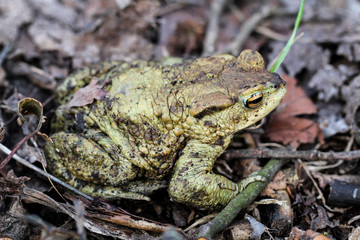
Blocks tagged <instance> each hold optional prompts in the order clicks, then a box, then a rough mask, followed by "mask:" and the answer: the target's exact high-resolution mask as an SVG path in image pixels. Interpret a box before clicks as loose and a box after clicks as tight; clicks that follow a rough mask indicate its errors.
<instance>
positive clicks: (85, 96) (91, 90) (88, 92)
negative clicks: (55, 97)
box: [67, 78, 108, 108]
mask: <svg viewBox="0 0 360 240" xmlns="http://www.w3.org/2000/svg"><path fill="white" fill-rule="evenodd" d="M97 81H98V79H97V78H93V79H92V80H91V82H90V84H89V85H87V86H86V87H83V88H80V89H79V90H78V91H77V92H76V93H75V94H74V97H73V99H71V101H70V102H69V103H68V104H67V106H68V107H69V108H70V107H82V106H85V105H88V104H91V103H92V102H93V101H94V99H97V100H102V99H104V97H106V96H107V95H108V92H106V91H104V90H103V89H102V87H103V85H98V83H97Z"/></svg>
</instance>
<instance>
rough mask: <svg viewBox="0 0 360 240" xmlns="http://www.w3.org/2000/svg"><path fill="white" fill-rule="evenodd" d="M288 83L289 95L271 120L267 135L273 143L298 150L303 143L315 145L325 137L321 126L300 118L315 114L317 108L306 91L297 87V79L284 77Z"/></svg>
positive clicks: (287, 94)
mask: <svg viewBox="0 0 360 240" xmlns="http://www.w3.org/2000/svg"><path fill="white" fill-rule="evenodd" d="M283 78H284V80H285V81H286V82H287V93H286V95H285V98H284V100H283V102H282V103H281V104H280V105H279V107H278V108H277V111H276V112H275V113H274V114H273V115H272V117H271V118H270V121H269V124H268V126H267V131H266V132H267V134H266V136H267V137H269V138H270V139H271V140H272V141H276V142H281V143H283V144H290V145H291V146H293V147H295V148H297V147H298V146H299V145H300V144H302V143H314V142H315V139H316V138H318V139H319V140H320V141H321V142H322V141H323V136H322V133H321V130H320V127H319V125H318V124H317V123H316V122H315V121H313V120H310V119H306V118H303V117H298V116H299V115H302V114H314V113H316V112H317V109H316V106H315V105H314V103H313V102H312V101H311V99H310V98H308V97H307V96H306V94H305V92H304V90H303V89H302V88H301V87H299V86H296V79H295V78H290V77H288V76H283Z"/></svg>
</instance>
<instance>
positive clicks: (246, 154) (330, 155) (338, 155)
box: [225, 148, 360, 161]
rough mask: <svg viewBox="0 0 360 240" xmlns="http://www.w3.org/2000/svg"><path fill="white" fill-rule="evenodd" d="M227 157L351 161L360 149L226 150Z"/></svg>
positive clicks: (359, 153) (355, 157) (358, 155)
mask: <svg viewBox="0 0 360 240" xmlns="http://www.w3.org/2000/svg"><path fill="white" fill-rule="evenodd" d="M225 157H226V158H228V159H235V158H281V159H284V158H285V159H286V158H291V159H297V158H300V159H303V160H339V159H342V160H344V161H352V160H355V159H359V158H360V150H355V151H349V152H333V151H329V152H320V151H318V150H307V151H286V150H270V149H266V148H265V149H243V150H228V151H227V152H226V153H225Z"/></svg>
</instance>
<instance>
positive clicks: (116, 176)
mask: <svg viewBox="0 0 360 240" xmlns="http://www.w3.org/2000/svg"><path fill="white" fill-rule="evenodd" d="M91 136H94V133H92V134H91V135H90V134H89V135H80V134H75V133H65V132H59V133H55V134H54V135H52V136H51V138H52V140H53V143H50V142H47V143H46V146H45V153H46V156H47V160H48V166H49V169H50V171H51V172H52V173H54V174H55V175H57V176H60V177H61V178H63V179H65V180H66V182H67V183H69V184H70V185H72V186H74V187H75V188H77V189H79V190H81V191H83V192H84V193H87V194H89V195H91V196H96V197H103V198H130V199H143V200H149V198H148V197H146V196H143V195H142V194H139V193H134V192H130V191H129V190H127V189H126V187H124V188H122V187H121V186H122V185H124V184H125V185H126V184H127V183H128V182H130V181H131V180H133V179H134V178H135V177H136V176H137V173H138V167H136V166H134V165H133V164H131V163H130V162H129V161H128V160H127V159H125V158H124V157H123V155H122V153H121V151H120V149H119V148H118V147H117V146H116V145H115V144H114V143H113V142H112V141H111V139H110V138H109V137H107V136H102V137H101V138H99V139H101V140H99V139H98V141H97V142H95V141H93V140H91V139H90V138H89V137H91Z"/></svg>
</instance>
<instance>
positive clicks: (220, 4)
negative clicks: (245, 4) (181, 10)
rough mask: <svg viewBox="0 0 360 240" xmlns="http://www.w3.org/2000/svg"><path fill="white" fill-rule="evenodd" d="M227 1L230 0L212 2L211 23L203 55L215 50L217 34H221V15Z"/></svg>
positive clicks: (207, 31) (207, 30) (208, 27)
mask: <svg viewBox="0 0 360 240" xmlns="http://www.w3.org/2000/svg"><path fill="white" fill-rule="evenodd" d="M227 2H228V0H215V1H213V2H212V4H211V9H210V15H209V23H208V26H207V29H206V35H205V40H204V48H203V53H202V55H203V56H208V55H211V54H213V53H214V52H215V45H216V41H217V36H218V35H219V22H220V15H221V13H222V11H223V9H224V6H225V5H226V3H227Z"/></svg>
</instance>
